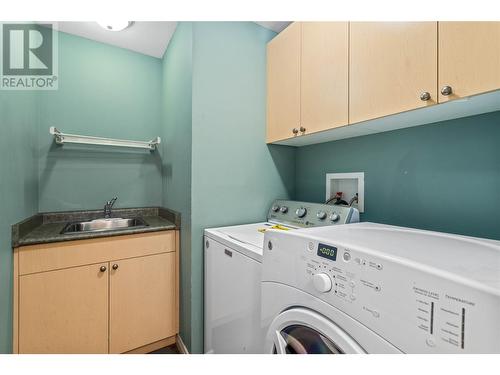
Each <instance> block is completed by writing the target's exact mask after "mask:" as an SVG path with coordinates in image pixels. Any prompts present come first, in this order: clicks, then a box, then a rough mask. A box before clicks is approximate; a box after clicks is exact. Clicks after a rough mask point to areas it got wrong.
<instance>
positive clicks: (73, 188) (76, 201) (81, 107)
mask: <svg viewBox="0 0 500 375" xmlns="http://www.w3.org/2000/svg"><path fill="white" fill-rule="evenodd" d="M161 69H162V67H161V60H160V59H156V58H154V57H148V56H145V55H142V54H138V53H135V52H132V51H128V50H125V49H122V48H117V47H113V46H110V45H106V44H102V43H98V42H94V41H91V40H88V39H84V38H80V37H77V36H72V35H69V34H65V33H59V89H58V90H56V91H44V92H43V93H41V94H40V95H39V97H40V100H39V107H40V109H39V116H38V120H39V121H38V137H39V151H38V152H39V156H40V163H39V209H40V211H61V210H79V209H93V208H101V207H102V206H103V205H104V202H105V201H106V200H108V199H110V198H111V197H113V196H115V195H116V196H118V198H119V199H118V201H117V203H116V206H117V207H133V206H151V205H158V204H160V203H161V202H162V190H161V186H162V180H161V168H162V166H161V159H160V157H159V154H158V153H150V152H149V151H142V150H137V151H130V150H116V149H110V148H100V147H98V146H97V147H96V146H90V147H89V146H87V147H82V146H77V145H65V146H63V147H59V146H57V145H55V144H54V143H53V137H51V136H50V135H49V133H48V131H49V127H50V126H55V127H57V128H58V129H59V130H61V131H63V132H66V133H74V134H87V135H96V136H103V137H110V138H123V139H135V140H149V139H153V138H154V137H156V136H158V135H159V134H160V130H161V110H160V105H161V79H160V77H161Z"/></svg>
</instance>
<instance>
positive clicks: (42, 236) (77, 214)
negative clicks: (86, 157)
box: [12, 207, 181, 248]
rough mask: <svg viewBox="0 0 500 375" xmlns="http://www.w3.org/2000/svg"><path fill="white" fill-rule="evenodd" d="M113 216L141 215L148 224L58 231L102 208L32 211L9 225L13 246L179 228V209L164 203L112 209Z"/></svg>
mask: <svg viewBox="0 0 500 375" xmlns="http://www.w3.org/2000/svg"><path fill="white" fill-rule="evenodd" d="M112 217H121V218H131V217H140V218H142V219H144V221H145V222H146V224H148V226H146V227H141V228H127V229H119V230H110V231H102V232H86V233H83V232H82V233H71V234H61V231H62V230H63V228H64V227H65V225H66V224H67V223H71V222H77V221H86V220H93V219H100V218H103V211H102V210H91V211H69V212H51V213H40V214H37V215H34V216H32V217H30V218H28V219H26V220H23V221H21V222H20V223H17V224H14V225H13V226H12V247H13V248H14V247H19V246H26V245H34V244H40V243H50V242H61V241H74V240H83V239H89V238H101V237H110V236H121V235H126V234H136V233H147V232H157V231H164V230H172V229H180V225H181V216H180V213H178V212H176V211H173V210H170V209H168V208H163V207H145V208H120V209H114V210H113V214H112Z"/></svg>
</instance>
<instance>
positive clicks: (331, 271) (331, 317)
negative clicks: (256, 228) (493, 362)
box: [262, 223, 500, 354]
mask: <svg viewBox="0 0 500 375" xmlns="http://www.w3.org/2000/svg"><path fill="white" fill-rule="evenodd" d="M264 242H265V243H264V256H263V258H264V259H263V269H262V331H263V338H264V342H263V348H264V352H266V353H455V354H458V353H500V320H499V319H498V314H499V313H500V242H499V241H493V240H485V239H479V238H472V237H465V236H458V235H452V234H445V233H438V232H431V231H423V230H416V229H409V228H401V227H394V226H388V225H381V224H374V223H357V224H351V225H343V226H335V227H322V228H312V229H304V230H302V231H297V232H290V233H282V232H279V231H268V232H266V234H265V240H264Z"/></svg>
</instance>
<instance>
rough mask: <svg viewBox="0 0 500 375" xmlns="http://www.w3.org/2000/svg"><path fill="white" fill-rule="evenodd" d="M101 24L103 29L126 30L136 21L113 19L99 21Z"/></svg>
mask: <svg viewBox="0 0 500 375" xmlns="http://www.w3.org/2000/svg"><path fill="white" fill-rule="evenodd" d="M97 23H98V24H99V26H101V27H102V28H103V29H106V30H109V31H122V30H125V29H126V28H128V27H130V26H132V24H133V23H134V22H133V21H112V22H99V21H98V22H97Z"/></svg>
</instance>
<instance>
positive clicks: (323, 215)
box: [316, 211, 326, 220]
mask: <svg viewBox="0 0 500 375" xmlns="http://www.w3.org/2000/svg"><path fill="white" fill-rule="evenodd" d="M316 217H317V218H318V219H320V220H325V219H326V212H325V211H319V212H318V213H317V214H316Z"/></svg>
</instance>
